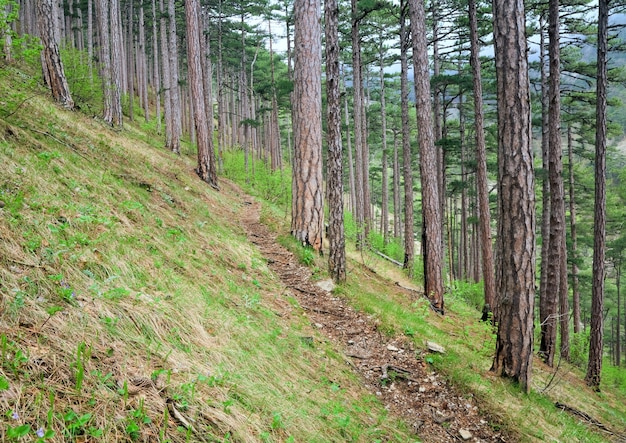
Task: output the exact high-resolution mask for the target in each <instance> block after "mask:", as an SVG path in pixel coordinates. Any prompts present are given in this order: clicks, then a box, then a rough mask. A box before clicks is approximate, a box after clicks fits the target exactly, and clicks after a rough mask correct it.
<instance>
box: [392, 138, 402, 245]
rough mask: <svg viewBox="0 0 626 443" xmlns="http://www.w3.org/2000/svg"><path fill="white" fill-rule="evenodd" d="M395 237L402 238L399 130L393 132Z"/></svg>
mask: <svg viewBox="0 0 626 443" xmlns="http://www.w3.org/2000/svg"><path fill="white" fill-rule="evenodd" d="M393 236H394V237H395V238H401V237H402V206H401V203H400V163H399V161H398V130H397V128H394V130H393Z"/></svg>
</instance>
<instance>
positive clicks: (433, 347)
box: [426, 341, 446, 354]
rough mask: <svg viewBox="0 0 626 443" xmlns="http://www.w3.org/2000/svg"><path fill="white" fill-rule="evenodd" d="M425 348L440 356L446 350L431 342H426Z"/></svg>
mask: <svg viewBox="0 0 626 443" xmlns="http://www.w3.org/2000/svg"><path fill="white" fill-rule="evenodd" d="M426 347H427V348H428V349H429V350H431V351H433V352H438V353H440V354H443V353H445V352H446V348H444V347H443V346H441V345H439V344H437V343H435V342H433V341H427V342H426Z"/></svg>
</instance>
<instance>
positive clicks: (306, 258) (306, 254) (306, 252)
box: [298, 246, 315, 266]
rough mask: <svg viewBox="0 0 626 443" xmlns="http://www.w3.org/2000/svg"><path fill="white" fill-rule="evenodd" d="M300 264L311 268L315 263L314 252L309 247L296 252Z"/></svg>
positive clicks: (303, 247)
mask: <svg viewBox="0 0 626 443" xmlns="http://www.w3.org/2000/svg"><path fill="white" fill-rule="evenodd" d="M298 256H299V258H300V262H301V263H302V264H304V265H306V266H311V265H312V264H313V262H314V261H315V252H314V251H313V248H311V247H310V246H302V247H301V248H299V250H298Z"/></svg>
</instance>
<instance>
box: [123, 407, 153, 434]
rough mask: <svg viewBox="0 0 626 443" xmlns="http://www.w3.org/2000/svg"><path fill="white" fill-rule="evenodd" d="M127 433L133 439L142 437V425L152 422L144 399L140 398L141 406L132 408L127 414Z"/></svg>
mask: <svg viewBox="0 0 626 443" xmlns="http://www.w3.org/2000/svg"><path fill="white" fill-rule="evenodd" d="M126 422H127V423H126V433H127V434H128V435H129V436H130V438H131V440H137V439H138V438H139V437H140V431H141V426H142V425H146V424H149V423H152V419H151V418H150V417H148V415H146V411H145V409H144V403H143V399H141V400H139V407H138V408H136V409H131V410H130V411H129V414H128V415H127V416H126Z"/></svg>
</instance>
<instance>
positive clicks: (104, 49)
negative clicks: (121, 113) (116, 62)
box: [96, 0, 113, 125]
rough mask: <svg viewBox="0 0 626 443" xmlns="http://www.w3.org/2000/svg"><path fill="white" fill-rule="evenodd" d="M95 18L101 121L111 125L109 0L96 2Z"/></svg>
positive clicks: (97, 0)
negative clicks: (97, 35)
mask: <svg viewBox="0 0 626 443" xmlns="http://www.w3.org/2000/svg"><path fill="white" fill-rule="evenodd" d="M96 17H97V21H98V29H99V34H100V77H101V78H102V96H103V105H102V119H103V120H104V121H105V122H106V123H108V124H109V125H112V124H113V83H112V79H111V39H110V36H111V29H110V25H109V23H110V20H109V0H96Z"/></svg>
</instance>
